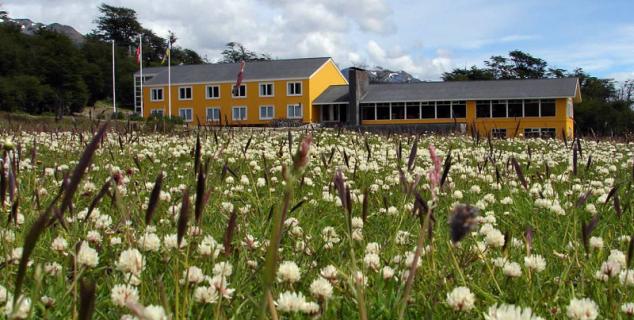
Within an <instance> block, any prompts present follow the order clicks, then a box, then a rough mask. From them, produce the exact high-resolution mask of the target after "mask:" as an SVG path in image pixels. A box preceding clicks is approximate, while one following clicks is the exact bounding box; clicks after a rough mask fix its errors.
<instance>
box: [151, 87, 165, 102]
mask: <svg viewBox="0 0 634 320" xmlns="http://www.w3.org/2000/svg"><path fill="white" fill-rule="evenodd" d="M150 95H151V97H150V100H152V101H163V88H152V91H151V94H150Z"/></svg>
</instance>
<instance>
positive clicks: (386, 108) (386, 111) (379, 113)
mask: <svg viewBox="0 0 634 320" xmlns="http://www.w3.org/2000/svg"><path fill="white" fill-rule="evenodd" d="M376 120H390V104H389V103H377V104H376Z"/></svg>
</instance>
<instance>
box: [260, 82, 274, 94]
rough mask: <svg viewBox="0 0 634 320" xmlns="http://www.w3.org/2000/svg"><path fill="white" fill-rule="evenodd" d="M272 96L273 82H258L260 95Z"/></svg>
mask: <svg viewBox="0 0 634 320" xmlns="http://www.w3.org/2000/svg"><path fill="white" fill-rule="evenodd" d="M272 96H273V84H272V83H260V97H272Z"/></svg>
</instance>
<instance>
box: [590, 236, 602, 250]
mask: <svg viewBox="0 0 634 320" xmlns="http://www.w3.org/2000/svg"><path fill="white" fill-rule="evenodd" d="M589 244H590V248H593V249H602V248H603V239H602V238H599V237H590V241H589Z"/></svg>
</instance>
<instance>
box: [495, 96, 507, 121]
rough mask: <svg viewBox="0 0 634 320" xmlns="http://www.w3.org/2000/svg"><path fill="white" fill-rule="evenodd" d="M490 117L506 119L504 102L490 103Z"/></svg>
mask: <svg viewBox="0 0 634 320" xmlns="http://www.w3.org/2000/svg"><path fill="white" fill-rule="evenodd" d="M491 116H492V117H493V118H506V100H493V101H491Z"/></svg>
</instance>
